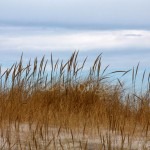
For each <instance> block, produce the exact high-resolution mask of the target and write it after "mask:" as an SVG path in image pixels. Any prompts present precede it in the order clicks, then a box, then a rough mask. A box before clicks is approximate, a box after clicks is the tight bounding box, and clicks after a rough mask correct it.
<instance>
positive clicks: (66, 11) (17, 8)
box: [0, 0, 150, 28]
mask: <svg viewBox="0 0 150 150" xmlns="http://www.w3.org/2000/svg"><path fill="white" fill-rule="evenodd" d="M149 8H150V0H63V1H62V0H1V1H0V24H16V25H43V26H44V25H49V26H72V27H83V28H84V27H91V28H92V27H93V28H94V27H100V26H101V27H102V26H103V27H108V28H109V27H110V28H113V27H114V28H149V27H150V19H149V18H150V9H149Z"/></svg>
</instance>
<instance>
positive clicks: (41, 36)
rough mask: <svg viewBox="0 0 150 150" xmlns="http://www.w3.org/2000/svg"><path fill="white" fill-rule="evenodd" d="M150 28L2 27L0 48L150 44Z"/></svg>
mask: <svg viewBox="0 0 150 150" xmlns="http://www.w3.org/2000/svg"><path fill="white" fill-rule="evenodd" d="M149 41H150V31H148V30H109V31H107V30H106V31H103V30H98V31H94V30H90V31H89V30H88V31H78V30H60V29H59V30H53V29H32V28H28V29H26V28H20V29H17V28H5V27H4V28H2V27H1V28H0V50H18V51H31V50H32V51H35V50H41V51H44V50H47V51H66V50H71V51H74V50H80V51H88V50H99V49H103V50H105V51H108V50H109V51H110V50H113V49H124V48H130V49H131V48H133V50H134V48H144V49H147V48H150V42H149Z"/></svg>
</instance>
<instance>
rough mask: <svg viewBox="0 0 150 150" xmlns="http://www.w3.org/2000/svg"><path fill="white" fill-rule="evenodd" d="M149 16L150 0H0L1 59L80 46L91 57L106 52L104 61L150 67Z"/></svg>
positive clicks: (63, 53) (61, 51)
mask: <svg viewBox="0 0 150 150" xmlns="http://www.w3.org/2000/svg"><path fill="white" fill-rule="evenodd" d="M149 18H150V0H0V52H1V56H0V64H3V68H4V69H3V70H5V68H7V67H8V66H11V64H12V63H14V62H15V61H17V60H19V57H20V55H21V53H22V52H24V59H25V60H29V59H30V58H34V57H36V56H38V57H41V56H43V55H44V54H46V55H47V56H48V57H49V55H50V53H51V52H54V53H55V54H56V55H55V56H57V58H58V57H59V58H60V59H63V58H66V57H67V58H68V57H69V56H70V54H71V53H72V52H73V51H74V50H79V51H80V52H81V54H82V57H84V56H85V57H86V56H89V60H90V61H88V63H91V62H92V60H94V58H95V57H96V56H97V55H98V54H100V53H101V52H103V56H104V57H103V58H104V59H103V64H104V66H106V65H111V67H112V68H115V69H116V68H117V69H130V68H132V67H133V66H136V65H137V63H138V62H139V61H140V64H141V67H142V69H145V68H147V69H148V70H150V67H149V56H150V19H149ZM49 27H50V28H49ZM57 27H58V28H57ZM86 29H87V30H86ZM103 29H105V30H103ZM114 29H115V30H114ZM82 57H81V58H80V59H82ZM49 58H50V57H49ZM87 66H89V65H87Z"/></svg>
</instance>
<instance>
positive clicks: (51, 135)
mask: <svg viewBox="0 0 150 150" xmlns="http://www.w3.org/2000/svg"><path fill="white" fill-rule="evenodd" d="M77 57H78V52H74V53H73V54H72V56H71V57H70V59H69V60H68V61H67V62H66V63H63V61H61V62H59V60H57V61H56V62H54V61H53V56H52V55H51V60H50V66H49V64H48V60H45V57H43V58H42V60H41V61H40V62H39V63H38V60H37V58H36V59H35V60H34V63H33V65H32V64H31V61H29V63H28V64H27V65H26V66H24V65H23V55H22V56H21V59H20V62H19V63H15V64H14V65H13V66H12V67H11V68H10V69H7V70H6V71H5V72H4V73H1V71H0V73H1V74H0V135H1V137H0V147H1V149H93V150H94V149H110V150H111V149H118V150H120V149H125V148H126V149H134V148H135V149H136V148H137V147H138V148H141V149H148V148H149V147H150V97H149V96H150V95H149V93H150V88H149V87H150V86H148V88H147V89H144V91H143V90H141V92H139V93H138V92H137V91H136V90H135V89H136V88H135V82H136V78H137V74H138V68H139V64H138V66H137V67H136V68H133V70H132V90H131V91H132V92H129V91H126V90H125V87H124V85H123V83H122V81H120V80H119V79H118V82H116V83H115V84H111V82H110V76H109V75H110V74H115V73H119V72H121V73H122V74H123V76H124V75H126V74H127V73H128V72H129V71H131V70H129V71H115V72H111V73H110V74H106V69H107V68H108V67H106V68H105V69H104V70H102V69H101V54H100V55H99V56H98V57H97V58H96V59H95V62H94V63H93V66H92V67H91V68H90V69H89V73H88V74H87V75H84V76H80V74H81V73H82V71H83V69H84V65H85V63H86V59H85V60H84V61H83V63H82V64H81V65H80V66H79V65H78V62H77V59H78V58H77ZM47 66H48V67H47ZM48 68H50V69H49V70H48ZM149 78H150V76H149V77H148V85H150V82H149V81H150V79H149ZM144 80H145V72H144V73H143V77H142V84H143V81H144ZM138 141H140V142H139V145H138V144H137V143H138ZM136 146H137V147H136Z"/></svg>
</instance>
